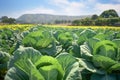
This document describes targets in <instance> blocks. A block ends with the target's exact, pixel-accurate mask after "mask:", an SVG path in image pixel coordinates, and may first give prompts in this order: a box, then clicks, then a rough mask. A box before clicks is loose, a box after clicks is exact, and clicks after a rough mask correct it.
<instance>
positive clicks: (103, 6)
mask: <svg viewBox="0 0 120 80" xmlns="http://www.w3.org/2000/svg"><path fill="white" fill-rule="evenodd" d="M95 8H96V12H97V13H98V14H100V13H101V12H103V11H104V10H108V9H115V10H116V11H117V13H118V14H120V4H100V3H98V4H96V6H95Z"/></svg>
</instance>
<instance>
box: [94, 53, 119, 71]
mask: <svg viewBox="0 0 120 80" xmlns="http://www.w3.org/2000/svg"><path fill="white" fill-rule="evenodd" d="M92 61H93V63H94V65H95V66H96V67H98V68H102V69H104V70H106V71H109V70H108V69H109V68H110V67H111V66H113V65H115V64H116V63H117V62H116V61H114V60H112V59H111V58H109V57H105V56H101V55H94V56H93V59H92Z"/></svg>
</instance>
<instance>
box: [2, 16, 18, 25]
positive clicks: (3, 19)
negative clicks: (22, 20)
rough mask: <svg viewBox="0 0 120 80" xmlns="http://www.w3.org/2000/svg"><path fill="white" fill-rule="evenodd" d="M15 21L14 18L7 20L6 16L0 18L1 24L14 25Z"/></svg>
mask: <svg viewBox="0 0 120 80" xmlns="http://www.w3.org/2000/svg"><path fill="white" fill-rule="evenodd" d="M15 21H16V20H15V19H14V18H8V17H7V16H3V17H1V22H2V23H8V24H14V23H15Z"/></svg>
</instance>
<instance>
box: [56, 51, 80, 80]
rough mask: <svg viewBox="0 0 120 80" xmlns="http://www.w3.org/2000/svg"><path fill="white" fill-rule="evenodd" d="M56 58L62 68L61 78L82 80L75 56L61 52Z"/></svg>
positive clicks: (64, 79)
mask: <svg viewBox="0 0 120 80" xmlns="http://www.w3.org/2000/svg"><path fill="white" fill-rule="evenodd" d="M56 58H57V60H58V61H59V63H60V64H61V65H62V68H63V70H64V77H63V80H82V77H81V72H80V71H81V69H80V68H79V63H78V62H77V61H76V59H75V57H73V56H72V55H70V54H68V53H61V54H60V55H58V56H57V57H56Z"/></svg>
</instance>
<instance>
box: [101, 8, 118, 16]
mask: <svg viewBox="0 0 120 80" xmlns="http://www.w3.org/2000/svg"><path fill="white" fill-rule="evenodd" d="M100 17H101V18H113V17H119V16H118V14H117V12H116V11H115V10H114V9H110V10H106V11H104V12H103V13H102V14H101V15H100Z"/></svg>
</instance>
